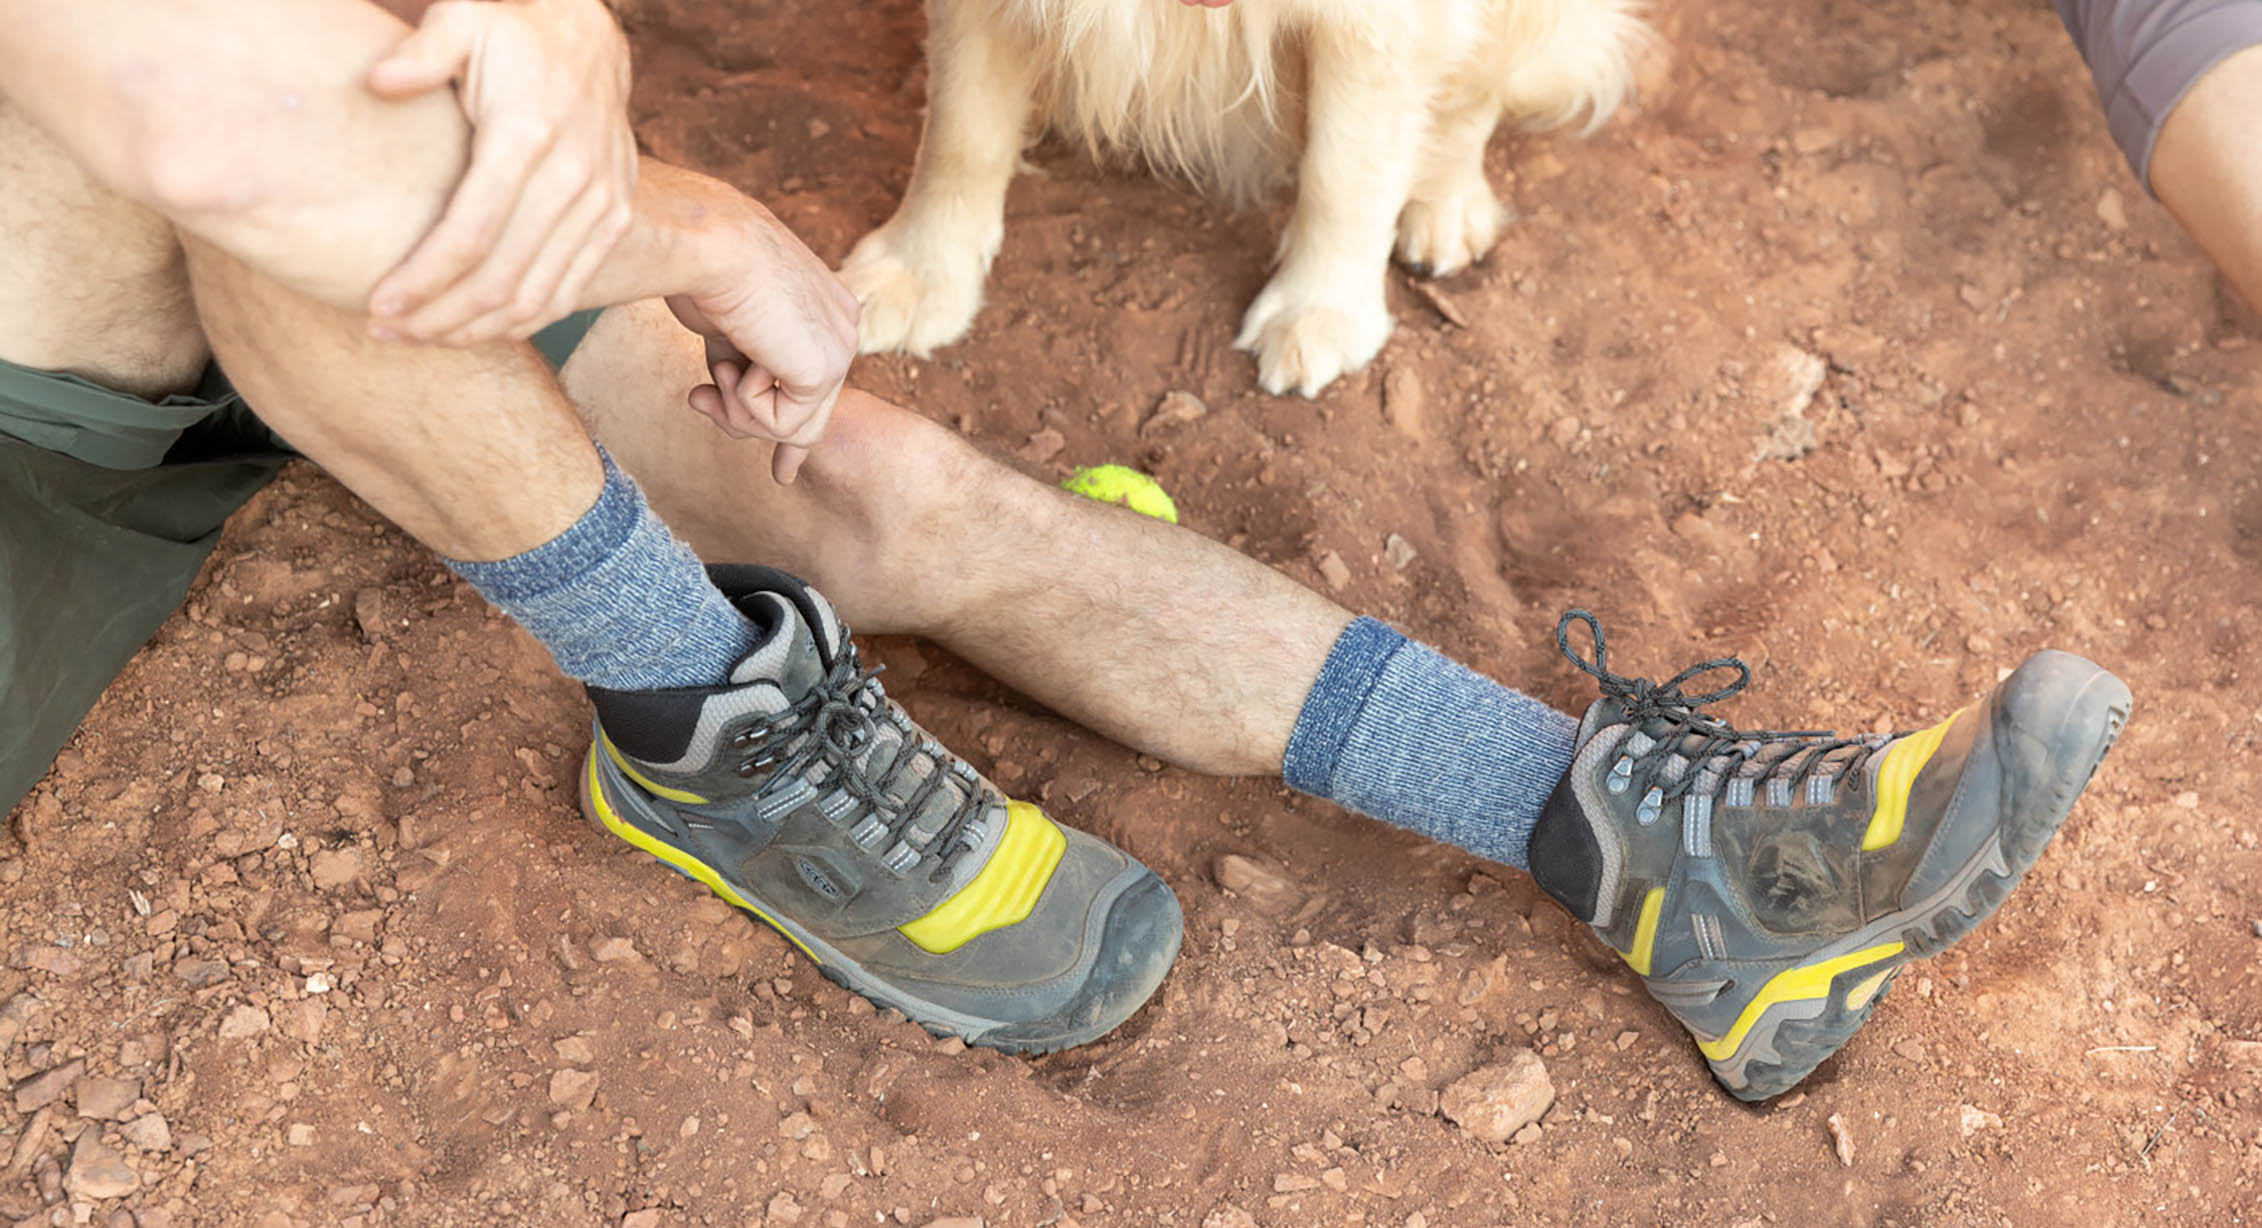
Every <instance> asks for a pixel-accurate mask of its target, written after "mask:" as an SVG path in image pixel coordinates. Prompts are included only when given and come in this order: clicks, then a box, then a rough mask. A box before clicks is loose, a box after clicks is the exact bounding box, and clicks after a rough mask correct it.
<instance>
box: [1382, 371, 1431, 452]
mask: <svg viewBox="0 0 2262 1228" xmlns="http://www.w3.org/2000/svg"><path fill="white" fill-rule="evenodd" d="M1427 409H1428V401H1427V398H1426V396H1425V394H1424V393H1423V391H1422V377H1421V373H1420V372H1418V371H1416V370H1414V369H1413V368H1412V367H1392V368H1391V369H1390V370H1389V371H1387V372H1385V373H1384V375H1383V377H1382V416H1383V418H1384V419H1385V420H1386V421H1388V422H1389V423H1390V425H1392V426H1394V427H1396V428H1397V429H1398V431H1399V432H1400V433H1401V434H1404V435H1408V436H1411V437H1413V438H1415V439H1420V438H1421V437H1422V419H1423V416H1424V414H1425V413H1426V411H1427Z"/></svg>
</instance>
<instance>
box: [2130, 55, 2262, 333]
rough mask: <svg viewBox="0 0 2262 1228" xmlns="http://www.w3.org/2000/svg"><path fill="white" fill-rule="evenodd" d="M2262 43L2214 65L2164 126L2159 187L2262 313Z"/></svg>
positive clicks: (2156, 155)
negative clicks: (2260, 124) (2260, 122)
mask: <svg viewBox="0 0 2262 1228" xmlns="http://www.w3.org/2000/svg"><path fill="white" fill-rule="evenodd" d="M2256 115H2262V46H2255V47H2249V48H2247V49H2246V50H2244V51H2241V52H2238V53H2237V54H2235V55H2232V56H2230V57H2228V58H2226V59H2225V60H2223V62H2222V63H2220V64H2217V65H2216V66H2215V67H2214V68H2213V69H2211V70H2209V71H2208V73H2207V75H2206V76H2204V77H2202V78H2200V80H2199V84H2197V85H2195V86H2193V87H2192V89H2191V92H2190V93H2189V94H2186V95H2185V96H2184V99H2183V101H2182V102H2180V103H2178V104H2177V105H2176V109H2175V110H2173V111H2171V112H2169V113H2168V119H2167V122H2166V123H2164V124H2163V125H2161V128H2160V139H2159V141H2158V143H2157V144H2155V145H2154V146H2153V149H2152V190H2153V191H2154V192H2156V193H2158V194H2159V197H2160V200H2161V203H2163V204H2165V205H2167V206H2168V211H2169V212H2170V213H2173V214H2175V215H2176V220H2177V221H2179V222H2181V223H2183V227H2184V229H2185V230H2187V231H2189V232H2191V236H2192V238H2194V239H2197V240H2198V241H2199V246H2200V247H2202V248H2204V249H2206V252H2207V254H2208V256H2210V257H2212V258H2213V259H2214V261H2215V266H2216V267H2217V268H2219V269H2221V270H2222V271H2223V275H2224V276H2225V277H2228V278H2229V279H2230V281H2231V284H2232V285H2233V286H2236V287H2237V288H2238V292H2239V293H2240V294H2241V295H2243V296H2244V297H2245V298H2246V301H2247V303H2248V304H2249V305H2251V306H2252V307H2254V309H2255V310H2257V311H2262V136H2258V135H2257V132H2256V129H2255V126H2254V117H2255V116H2256Z"/></svg>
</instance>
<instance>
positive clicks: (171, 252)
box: [0, 103, 210, 397]
mask: <svg viewBox="0 0 2262 1228" xmlns="http://www.w3.org/2000/svg"><path fill="white" fill-rule="evenodd" d="M209 356H210V354H209V351H207V350H206V348H205V344H204V333H203V330H202V329H200V328H199V327H198V326H197V322H196V313H195V312H194V311H193V310H191V309H190V306H189V297H188V279H187V276H186V274H185V272H184V270H183V268H182V265H181V249H180V245H179V244H178V243H177V242H175V241H174V238H173V227H172V225H171V224H170V223H168V222H167V221H165V219H163V218H161V217H159V216H157V215H156V214H154V213H151V212H149V211H148V210H146V209H143V208H141V207H140V206H138V205H134V204H131V203H129V202H127V201H125V200H123V199H121V198H119V197H117V196H115V195H113V194H112V193H110V192H109V191H108V190H106V189H104V188H103V187H102V186H101V185H99V184H97V183H95V182H94V181H93V180H92V179H89V178H88V177H87V175H86V173H85V172H84V171H81V170H80V169H79V167H78V164H77V163H75V162H73V161H71V159H70V157H69V156H68V155H66V154H65V153H64V152H63V151H62V150H61V149H59V148H57V147H56V145H55V143H54V142H53V141H51V140H49V139H48V138H47V135H46V134H45V133H43V132H41V131H40V130H39V129H38V128H37V127H35V126H33V124H32V123H31V121H30V120H29V119H27V118H25V116H24V115H23V113H22V112H20V111H18V110H16V109H15V108H13V107H10V106H8V105H7V104H5V103H0V359H5V360H6V361H8V362H12V363H16V364H19V365H21V366H26V367H33V368H36V369H39V370H42V371H66V372H69V373H71V374H73V375H77V376H80V377H81V378H84V379H88V380H92V381H93V382H95V383H97V384H101V385H104V386H105V387H110V388H116V389H118V390H119V391H121V392H127V393H132V394H134V395H137V396H148V397H163V396H166V395H168V394H171V393H176V392H185V391H187V390H188V389H189V388H191V387H193V386H194V385H195V383H196V379H197V376H198V375H200V374H202V372H203V371H204V365H205V362H206V360H207V359H208V358H209Z"/></svg>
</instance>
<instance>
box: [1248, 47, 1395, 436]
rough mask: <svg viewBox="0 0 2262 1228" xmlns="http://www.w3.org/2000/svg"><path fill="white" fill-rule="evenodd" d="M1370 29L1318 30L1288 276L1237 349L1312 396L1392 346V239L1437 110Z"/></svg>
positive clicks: (1267, 380) (1262, 370)
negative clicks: (1386, 295)
mask: <svg viewBox="0 0 2262 1228" xmlns="http://www.w3.org/2000/svg"><path fill="white" fill-rule="evenodd" d="M1400 50H1401V49H1400V48H1397V47H1377V46H1376V44H1375V41H1374V40H1373V39H1372V38H1371V37H1367V36H1366V35H1365V34H1364V32H1357V33H1352V32H1343V31H1330V30H1327V29H1325V28H1324V27H1323V28H1321V29H1317V30H1314V31H1313V33H1312V39H1311V47H1310V54H1311V83H1312V84H1311V101H1310V104H1309V105H1310V117H1309V120H1308V123H1307V125H1306V131H1307V132H1308V133H1309V134H1310V135H1309V136H1308V137H1307V138H1306V139H1305V144H1304V154H1303V160H1302V162H1301V163H1300V164H1299V167H1298V171H1297V178H1298V183H1297V189H1296V210H1295V213H1294V215H1293V216H1292V217H1291V218H1290V220H1289V223H1288V232H1287V233H1286V234H1285V235H1283V236H1282V237H1281V241H1280V250H1281V261H1280V270H1279V272H1277V273H1275V274H1274V275H1273V278H1272V281H1271V282H1270V284H1268V285H1266V286H1265V288H1264V290H1263V292H1262V293H1260V294H1258V295H1257V301H1256V302H1255V303H1253V304H1251V305H1250V307H1249V314H1248V315H1247V316H1246V317H1245V318H1244V319H1243V321H1242V325H1241V335H1240V337H1239V339H1238V340H1236V341H1235V342H1234V345H1235V346H1237V347H1238V348H1240V349H1243V350H1247V351H1249V352H1251V353H1253V354H1255V355H1256V356H1257V377H1258V382H1259V383H1261V384H1263V385H1264V388H1265V390H1266V391H1268V392H1272V393H1275V394H1278V393H1284V392H1287V391H1289V390H1290V389H1294V390H1295V391H1297V392H1300V393H1302V394H1303V395H1305V396H1312V395H1314V394H1316V393H1318V392H1319V390H1320V389H1322V388H1324V387H1326V386H1327V385H1328V384H1329V383H1330V382H1332V381H1333V380H1334V379H1335V377H1336V376H1338V375H1341V374H1343V373H1345V372H1347V371H1356V370H1358V369H1359V368H1361V367H1364V366H1366V365H1367V362H1368V361H1369V360H1370V359H1372V358H1373V357H1374V356H1375V354H1376V352H1378V351H1379V350H1381V349H1382V343H1383V342H1384V341H1386V340H1388V339H1389V337H1390V329H1391V319H1390V308H1389V306H1388V305H1387V304H1386V303H1385V302H1384V299H1383V286H1384V279H1385V277H1386V276H1387V275H1388V272H1389V268H1390V245H1391V238H1392V234H1393V231H1394V228H1395V227H1396V224H1397V221H1398V214H1399V211H1400V210H1402V209H1403V208H1405V205H1406V197H1407V194H1408V193H1409V192H1410V191H1411V190H1412V187H1413V183H1414V172H1415V168H1416V166H1417V165H1418V163H1419V160H1420V155H1421V129H1422V124H1423V121H1424V119H1425V117H1426V115H1427V112H1428V109H1429V92H1428V83H1427V82H1425V81H1423V80H1421V79H1420V78H1419V77H1418V76H1417V75H1415V74H1414V73H1413V72H1412V71H1410V67H1409V61H1410V60H1411V59H1412V58H1413V57H1410V56H1408V55H1402V54H1398V53H1399V51H1400Z"/></svg>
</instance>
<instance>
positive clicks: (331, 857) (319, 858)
mask: <svg viewBox="0 0 2262 1228" xmlns="http://www.w3.org/2000/svg"><path fill="white" fill-rule="evenodd" d="M308 868H309V869H310V870H311V871H312V873H313V875H314V885H315V887H316V888H317V889H319V890H322V891H331V890H335V889H336V888H339V887H343V886H345V885H346V884H348V883H350V882H352V881H354V880H355V879H357V878H360V877H361V850H360V849H358V848H354V847H351V846H348V847H346V848H342V849H323V850H322V851H321V852H319V853H316V854H315V855H314V856H313V858H312V859H311V860H310V861H309V863H308Z"/></svg>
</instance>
